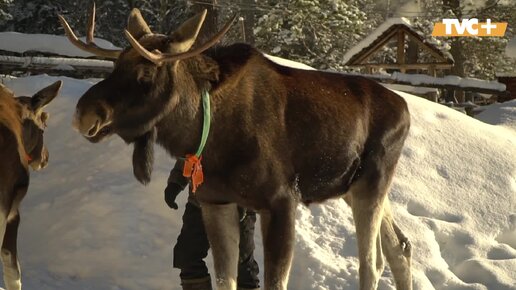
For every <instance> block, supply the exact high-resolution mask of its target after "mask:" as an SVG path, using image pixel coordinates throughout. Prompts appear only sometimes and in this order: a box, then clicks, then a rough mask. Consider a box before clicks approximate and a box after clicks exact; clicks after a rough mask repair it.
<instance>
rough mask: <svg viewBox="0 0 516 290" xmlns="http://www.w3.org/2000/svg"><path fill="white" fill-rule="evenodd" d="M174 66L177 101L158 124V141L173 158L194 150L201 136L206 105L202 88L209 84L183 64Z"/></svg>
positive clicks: (175, 96) (173, 97)
mask: <svg viewBox="0 0 516 290" xmlns="http://www.w3.org/2000/svg"><path fill="white" fill-rule="evenodd" d="M174 66H177V67H174ZM172 69H173V70H174V71H175V73H173V74H172V76H173V79H172V82H173V84H174V91H173V92H172V93H173V94H174V96H172V99H174V100H176V102H177V104H176V105H175V107H174V109H173V110H172V111H170V112H169V113H168V114H166V115H165V116H164V117H163V118H162V119H161V120H160V121H159V122H158V123H157V124H156V127H157V129H158V136H157V142H158V143H159V144H160V145H161V146H163V147H164V148H165V150H167V151H168V152H169V154H170V155H172V156H174V157H184V156H185V154H192V153H195V151H196V150H197V148H198V146H199V142H200V140H201V135H202V123H203V115H204V112H203V107H202V97H201V94H202V90H203V89H206V90H207V89H208V88H209V85H208V84H207V83H202V82H201V83H199V82H196V81H195V80H194V79H193V77H192V75H191V74H190V73H189V72H188V71H187V70H185V65H184V64H183V63H181V62H180V63H176V64H174V65H173V67H172Z"/></svg>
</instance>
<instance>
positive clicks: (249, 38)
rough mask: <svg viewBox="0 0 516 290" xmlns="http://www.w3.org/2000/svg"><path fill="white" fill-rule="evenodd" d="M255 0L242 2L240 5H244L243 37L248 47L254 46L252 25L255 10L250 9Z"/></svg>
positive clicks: (254, 20)
mask: <svg viewBox="0 0 516 290" xmlns="http://www.w3.org/2000/svg"><path fill="white" fill-rule="evenodd" d="M256 2H257V0H242V4H244V7H245V10H244V11H243V13H242V15H243V17H244V35H245V42H246V43H249V44H250V45H254V43H255V41H254V31H253V30H254V25H255V23H256V14H255V11H256V10H255V9H251V7H254V6H255V5H256Z"/></svg>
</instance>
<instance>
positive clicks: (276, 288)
mask: <svg viewBox="0 0 516 290" xmlns="http://www.w3.org/2000/svg"><path fill="white" fill-rule="evenodd" d="M274 203H275V204H274V205H273V206H272V208H271V209H269V210H263V211H261V212H260V218H261V223H262V239H263V251H264V263H265V269H264V285H265V289H266V290H286V289H287V284H288V277H289V273H290V267H291V266H292V258H293V254H294V242H295V213H296V203H295V201H294V200H291V199H290V198H285V199H282V200H276V201H275V202H274Z"/></svg>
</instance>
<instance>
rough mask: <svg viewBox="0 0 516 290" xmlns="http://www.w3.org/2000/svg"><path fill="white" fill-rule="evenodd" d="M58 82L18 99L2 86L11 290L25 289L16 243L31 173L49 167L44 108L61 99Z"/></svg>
mask: <svg viewBox="0 0 516 290" xmlns="http://www.w3.org/2000/svg"><path fill="white" fill-rule="evenodd" d="M61 85H62V82H61V81H57V82H55V83H53V84H52V85H50V86H48V87H46V88H44V89H42V90H40V91H39V92H37V93H36V94H34V96H32V98H31V97H17V98H16V97H15V96H14V94H13V93H12V92H11V91H10V90H9V89H7V88H6V87H5V86H3V85H0V160H1V162H0V237H3V242H2V251H1V256H2V263H3V266H4V283H5V287H6V288H7V290H19V289H21V270H20V265H19V263H18V253H17V247H16V240H17V236H18V225H19V223H20V213H19V211H18V209H19V206H20V202H21V201H22V199H23V197H24V196H25V194H26V193H27V189H28V186H29V169H28V166H29V165H30V167H32V169H33V170H40V169H42V168H44V167H45V166H46V165H47V163H48V151H47V149H46V148H45V145H44V144H43V131H44V130H45V127H46V121H47V120H48V113H46V112H44V111H43V108H44V107H45V106H46V105H47V104H48V103H50V101H52V100H53V99H54V97H55V96H57V93H58V91H59V89H60V88H61Z"/></svg>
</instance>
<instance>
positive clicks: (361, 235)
mask: <svg viewBox="0 0 516 290" xmlns="http://www.w3.org/2000/svg"><path fill="white" fill-rule="evenodd" d="M365 188H369V186H365V185H357V186H354V188H352V191H351V193H352V194H353V201H352V203H351V209H352V211H353V219H354V221H355V228H356V233H357V243H358V256H359V257H358V258H359V262H360V266H359V276H360V288H359V289H360V290H374V289H376V288H377V286H378V280H379V279H380V273H378V270H379V269H378V268H381V269H383V262H381V261H378V259H382V257H381V256H380V257H377V255H378V254H381V252H382V251H381V249H380V248H379V247H377V242H379V241H380V238H379V232H380V224H381V219H382V205H383V200H384V197H385V194H381V193H379V192H376V193H371V192H365V191H364V189H365Z"/></svg>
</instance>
